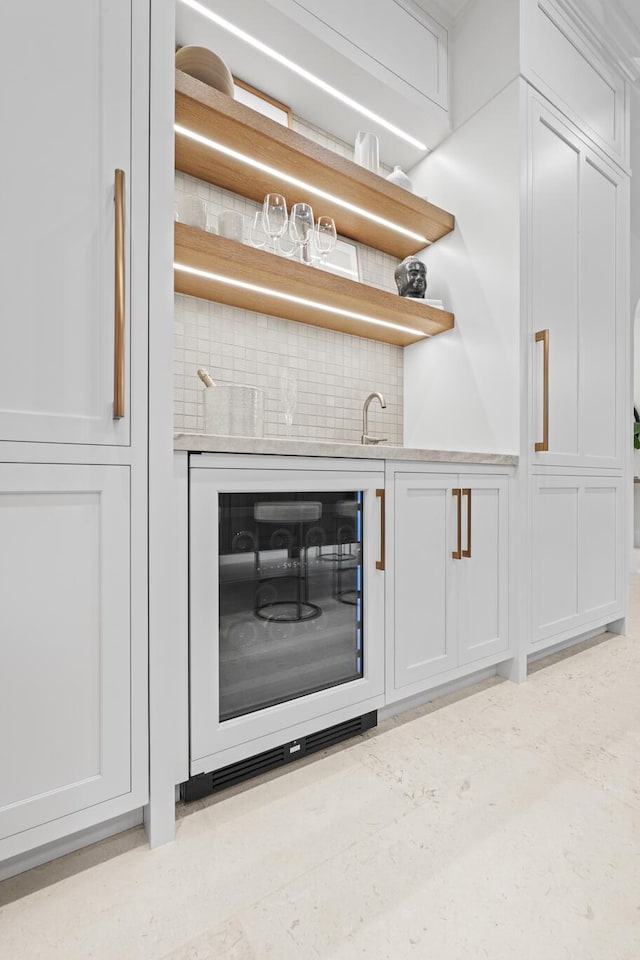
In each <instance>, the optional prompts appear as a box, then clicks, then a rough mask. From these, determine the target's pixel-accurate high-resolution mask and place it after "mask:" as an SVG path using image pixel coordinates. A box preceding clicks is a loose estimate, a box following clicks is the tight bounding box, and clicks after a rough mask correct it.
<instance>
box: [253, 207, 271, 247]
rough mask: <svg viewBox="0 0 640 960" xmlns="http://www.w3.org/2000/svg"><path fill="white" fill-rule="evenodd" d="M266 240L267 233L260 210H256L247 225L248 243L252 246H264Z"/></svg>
mask: <svg viewBox="0 0 640 960" xmlns="http://www.w3.org/2000/svg"><path fill="white" fill-rule="evenodd" d="M266 242H267V234H266V231H265V229H264V224H263V223H262V211H261V210H257V211H256V213H255V215H254V217H253V220H252V221H251V226H250V227H249V243H250V244H251V245H252V246H253V247H264V246H265V245H266Z"/></svg>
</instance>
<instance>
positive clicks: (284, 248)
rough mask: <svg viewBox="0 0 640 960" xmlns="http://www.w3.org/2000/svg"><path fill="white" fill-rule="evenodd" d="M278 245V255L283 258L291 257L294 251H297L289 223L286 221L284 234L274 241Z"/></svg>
mask: <svg viewBox="0 0 640 960" xmlns="http://www.w3.org/2000/svg"><path fill="white" fill-rule="evenodd" d="M276 243H277V245H278V253H281V254H282V255H283V256H285V257H292V256H293V255H294V253H295V252H296V250H297V249H298V247H297V244H296V242H295V240H294V239H293V236H292V233H291V221H290V220H287V223H286V225H285V228H284V233H283V234H282V236H280V237H278V239H277V240H276Z"/></svg>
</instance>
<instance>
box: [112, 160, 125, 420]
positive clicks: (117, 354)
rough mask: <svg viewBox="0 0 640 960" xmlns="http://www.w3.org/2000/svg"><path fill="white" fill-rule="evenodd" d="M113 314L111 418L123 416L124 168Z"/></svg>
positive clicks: (118, 188) (118, 194)
mask: <svg viewBox="0 0 640 960" xmlns="http://www.w3.org/2000/svg"><path fill="white" fill-rule="evenodd" d="M114 199H115V212H116V217H115V236H116V262H115V314H114V336H113V361H114V362H113V419H114V420H121V419H122V418H123V417H124V305H125V291H124V279H125V278H124V170H116V174H115V194H114Z"/></svg>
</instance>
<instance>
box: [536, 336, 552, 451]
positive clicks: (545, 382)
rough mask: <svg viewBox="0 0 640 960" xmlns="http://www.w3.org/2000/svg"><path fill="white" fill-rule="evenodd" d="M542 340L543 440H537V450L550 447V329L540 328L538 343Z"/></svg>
mask: <svg viewBox="0 0 640 960" xmlns="http://www.w3.org/2000/svg"><path fill="white" fill-rule="evenodd" d="M540 341H542V346H543V355H542V440H541V441H536V443H535V450H536V452H538V451H539V450H548V449H549V331H548V330H538V332H537V333H536V343H540Z"/></svg>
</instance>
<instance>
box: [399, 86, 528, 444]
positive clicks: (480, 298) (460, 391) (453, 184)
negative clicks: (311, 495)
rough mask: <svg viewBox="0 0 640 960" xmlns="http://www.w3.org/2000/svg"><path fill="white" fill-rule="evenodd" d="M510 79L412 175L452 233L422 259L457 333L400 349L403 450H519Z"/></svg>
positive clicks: (516, 139) (514, 121)
mask: <svg viewBox="0 0 640 960" xmlns="http://www.w3.org/2000/svg"><path fill="white" fill-rule="evenodd" d="M522 83H523V81H520V80H519V79H517V80H514V81H513V82H512V83H511V84H510V85H509V86H508V87H507V88H506V89H505V90H503V91H502V92H501V93H499V94H498V95H497V96H496V97H495V98H494V99H493V100H491V101H490V103H488V104H487V105H486V106H485V107H484V108H482V109H481V110H480V111H478V112H477V113H476V114H474V116H473V117H471V118H470V119H469V120H468V121H467V122H466V123H465V124H463V125H462V127H460V128H459V129H458V130H456V131H455V133H454V134H452V135H451V136H450V137H449V138H448V139H447V140H446V141H445V142H444V143H443V144H441V145H440V147H438V149H437V150H435V151H434V152H433V153H432V154H430V155H429V156H428V157H427V158H426V159H425V160H424V161H422V162H421V163H420V164H419V165H418V166H417V167H415V168H414V169H413V170H412V171H411V176H412V178H413V182H414V189H415V191H416V193H419V194H427V195H428V197H429V199H430V200H431V201H432V202H434V203H436V204H438V205H439V206H442V207H444V208H445V209H447V210H451V211H452V212H453V213H454V214H455V217H456V229H455V230H454V231H453V232H452V233H450V234H448V236H446V237H443V239H441V240H439V241H438V243H436V244H433V245H432V246H431V247H429V248H428V249H427V250H426V251H425V253H424V259H425V261H426V263H427V273H428V276H427V283H428V288H427V296H428V297H431V298H441V299H442V300H444V305H445V307H446V309H448V310H452V311H453V312H454V313H455V328H454V329H453V330H451V331H449V332H447V333H444V334H440V335H439V336H437V337H434V338H433V339H430V340H426V341H422V342H420V343H417V344H413V345H412V346H410V347H406V348H405V351H404V357H405V385H404V387H405V389H404V398H405V435H404V442H405V444H406V445H407V446H412V447H427V448H432V449H441V450H471V451H477V452H500V453H516V454H517V453H518V452H519V427H518V418H519V408H520V385H519V375H518V371H519V337H520V328H519V316H520V292H519V273H520V196H521V194H520V178H521V169H522V167H521V137H520V129H521V121H520V104H519V100H520V95H521V85H522Z"/></svg>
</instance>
